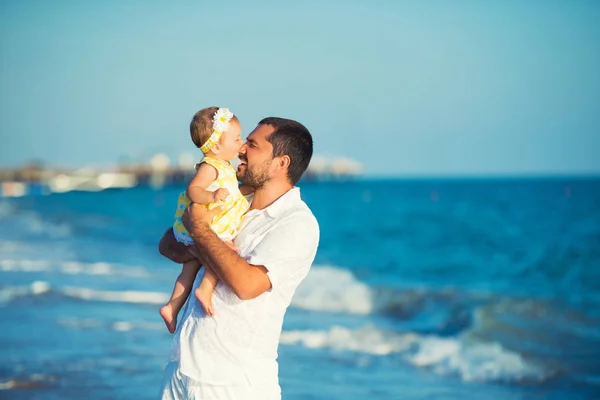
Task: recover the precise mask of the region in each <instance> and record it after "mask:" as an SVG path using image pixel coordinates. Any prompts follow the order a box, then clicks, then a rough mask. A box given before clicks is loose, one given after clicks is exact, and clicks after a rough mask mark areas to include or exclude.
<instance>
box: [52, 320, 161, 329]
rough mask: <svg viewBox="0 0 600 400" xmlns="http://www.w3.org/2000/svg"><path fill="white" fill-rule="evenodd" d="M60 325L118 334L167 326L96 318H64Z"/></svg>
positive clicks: (155, 323)
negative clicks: (116, 332)
mask: <svg viewBox="0 0 600 400" xmlns="http://www.w3.org/2000/svg"><path fill="white" fill-rule="evenodd" d="M57 322H58V323H59V324H60V325H62V326H64V327H66V328H70V329H98V328H107V329H112V330H114V331H118V332H129V331H134V330H161V329H166V328H165V324H162V323H158V322H146V321H113V322H107V321H101V320H99V319H96V318H73V317H63V318H59V319H58V321H57Z"/></svg>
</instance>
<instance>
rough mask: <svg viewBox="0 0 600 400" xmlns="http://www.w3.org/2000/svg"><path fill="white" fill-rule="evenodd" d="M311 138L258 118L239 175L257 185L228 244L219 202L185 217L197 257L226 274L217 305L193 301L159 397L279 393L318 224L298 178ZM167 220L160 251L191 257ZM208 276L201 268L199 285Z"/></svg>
mask: <svg viewBox="0 0 600 400" xmlns="http://www.w3.org/2000/svg"><path fill="white" fill-rule="evenodd" d="M312 151H313V141H312V137H311V135H310V132H309V131H308V130H307V129H306V128H305V127H304V126H303V125H302V124H300V123H298V122H296V121H292V120H288V119H283V118H266V119H263V120H262V121H260V122H259V124H258V126H257V127H256V129H254V131H252V132H251V133H250V135H249V136H248V139H247V141H246V143H245V144H244V146H243V147H242V149H241V150H240V157H239V158H240V161H241V164H240V165H239V167H238V171H237V175H238V179H239V180H240V181H241V182H243V183H245V184H247V185H249V186H252V187H254V188H255V193H254V195H253V198H252V199H251V205H250V209H249V210H248V212H247V213H246V214H245V216H244V218H243V220H242V226H241V229H240V231H239V233H238V236H237V237H236V239H235V241H234V244H235V246H236V247H237V248H238V249H239V254H238V253H236V252H235V251H233V250H232V249H230V248H229V247H228V246H227V245H226V244H225V243H224V242H222V241H221V240H220V239H219V238H218V237H217V236H216V235H215V234H214V233H213V232H212V230H211V229H210V227H209V224H210V222H211V219H212V217H213V216H214V215H215V214H216V213H217V212H218V210H212V211H207V210H206V209H205V208H204V207H203V206H201V205H196V204H192V205H191V206H190V207H188V209H187V210H186V213H185V214H184V217H183V222H184V225H185V227H186V229H187V230H188V232H189V233H190V235H191V237H192V238H193V239H194V242H195V244H196V251H195V252H194V256H195V257H197V258H198V259H199V260H200V262H202V265H204V266H205V268H207V269H210V270H212V271H213V272H214V273H215V275H216V276H217V277H218V278H219V283H218V284H217V287H216V288H215V291H214V293H213V309H214V312H215V315H214V316H213V317H207V316H206V315H205V314H204V312H203V311H202V308H201V307H200V304H199V303H198V302H197V301H194V299H193V298H192V299H191V300H189V301H188V303H187V305H186V307H185V311H184V314H183V317H182V320H181V322H180V325H179V327H178V329H177V332H175V336H174V339H173V346H172V348H171V362H170V363H169V364H167V367H166V368H165V374H164V378H163V385H162V389H161V396H162V399H178V400H179V399H218V400H229V399H230V400H255V399H256V400H259V399H260V400H275V399H277V400H279V399H281V389H280V387H279V382H278V364H277V360H276V359H277V347H278V344H279V336H280V334H281V327H282V323H283V317H284V314H285V311H286V309H287V307H288V306H289V304H290V301H291V299H292V296H293V294H294V291H295V290H296V288H297V287H298V285H299V284H300V282H301V281H302V280H303V279H304V277H305V276H306V274H307V273H308V271H309V269H310V266H311V264H312V262H313V260H314V257H315V253H316V251H317V245H318V241H319V226H318V224H317V221H316V219H315V217H314V216H313V214H312V213H311V211H310V209H309V208H308V207H307V206H306V204H305V203H304V202H303V201H302V200H301V199H300V190H299V189H298V188H297V187H294V185H295V184H296V183H297V182H298V181H299V180H300V177H301V176H302V174H303V173H304V171H305V170H306V168H307V167H308V164H309V162H310V158H311V157H312ZM170 232H171V231H170V230H168V231H167V233H165V236H164V237H163V239H162V240H161V243H160V245H159V250H160V252H161V254H163V255H164V256H166V257H168V258H170V259H171V260H173V261H175V262H178V263H181V262H184V261H186V260H188V259H189V257H190V255H189V254H188V253H187V251H188V250H187V249H185V248H184V247H183V246H182V245H181V244H179V243H178V242H177V241H175V240H174V238H173V237H172V235H171V234H170ZM201 278H202V272H201V273H199V274H198V276H197V277H196V281H195V282H194V287H197V285H198V284H199V282H200V280H201Z"/></svg>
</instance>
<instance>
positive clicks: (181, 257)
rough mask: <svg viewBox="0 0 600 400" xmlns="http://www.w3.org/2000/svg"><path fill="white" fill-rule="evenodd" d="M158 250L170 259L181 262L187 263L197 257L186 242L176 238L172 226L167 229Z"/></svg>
mask: <svg viewBox="0 0 600 400" xmlns="http://www.w3.org/2000/svg"><path fill="white" fill-rule="evenodd" d="M158 251H159V253H160V254H162V255H163V256H165V257H167V258H168V259H169V260H171V261H173V262H176V263H179V264H183V263H186V262H188V261H191V260H193V259H194V258H195V257H194V256H193V255H192V254H190V252H189V251H188V247H187V246H186V245H185V244H183V243H179V242H178V241H177V239H175V235H174V234H173V229H172V228H169V229H167V231H166V232H165V234H164V235H163V237H162V239H160V242H159V243H158Z"/></svg>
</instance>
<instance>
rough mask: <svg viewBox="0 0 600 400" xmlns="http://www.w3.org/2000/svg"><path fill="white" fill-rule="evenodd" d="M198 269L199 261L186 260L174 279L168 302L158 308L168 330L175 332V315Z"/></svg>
mask: <svg viewBox="0 0 600 400" xmlns="http://www.w3.org/2000/svg"><path fill="white" fill-rule="evenodd" d="M199 269H200V262H198V260H192V261H188V262H186V263H185V264H183V268H182V269H181V273H180V274H179V276H178V277H177V280H176V281H175V287H174V288H173V293H172V294H171V299H170V300H169V302H168V303H167V304H166V305H164V306H163V307H162V308H161V309H160V316H161V317H162V318H163V319H164V320H165V324H166V325H167V329H168V330H169V332H171V333H173V332H175V328H176V326H177V315H178V314H179V311H180V310H181V307H183V305H184V304H185V301H186V300H187V298H188V296H189V295H190V292H191V291H192V286H193V285H194V279H196V274H197V273H198V270H199Z"/></svg>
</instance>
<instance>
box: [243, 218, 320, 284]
mask: <svg viewBox="0 0 600 400" xmlns="http://www.w3.org/2000/svg"><path fill="white" fill-rule="evenodd" d="M318 244H319V226H318V224H317V221H316V220H315V219H314V217H313V216H312V215H299V216H295V217H294V218H290V219H289V220H287V221H283V222H282V223H281V224H278V225H277V226H276V227H275V228H273V229H272V230H271V231H269V232H268V233H267V234H266V235H265V237H264V238H263V239H262V241H261V242H260V244H259V245H258V246H256V248H255V249H254V251H253V252H252V253H250V255H249V257H248V258H247V261H248V263H249V264H252V265H263V266H264V267H265V268H266V269H267V271H268V272H267V275H268V276H269V279H270V281H271V285H272V290H274V289H276V288H278V287H281V286H286V285H287V284H290V283H291V284H293V285H294V286H295V285H298V284H299V283H300V281H302V279H304V277H305V276H306V274H308V271H309V269H310V266H311V264H312V262H313V260H314V258H315V254H316V252H317V246H318ZM296 281H297V282H296Z"/></svg>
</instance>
